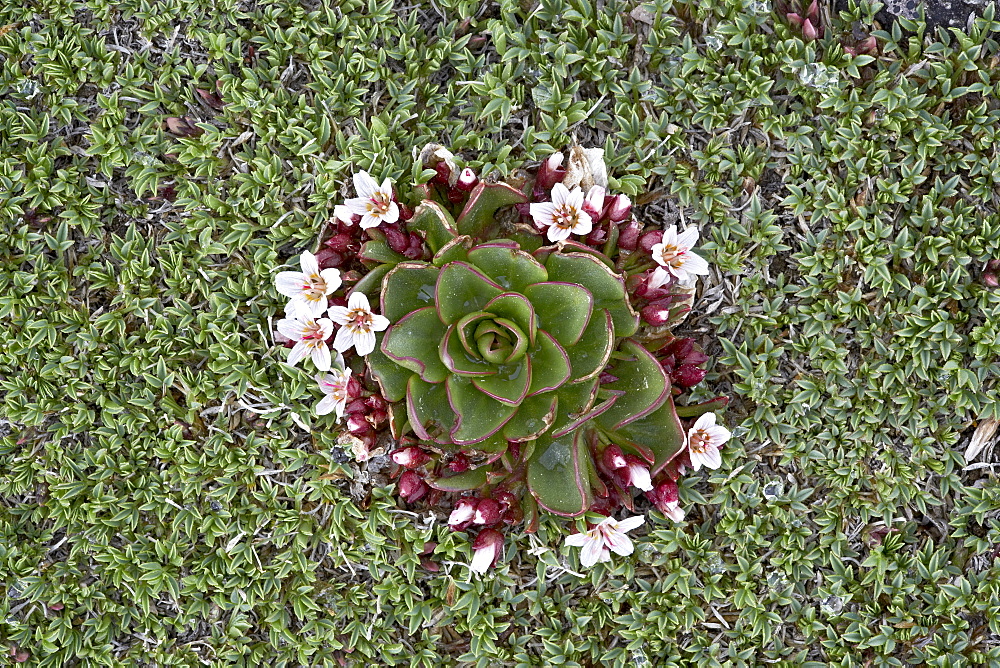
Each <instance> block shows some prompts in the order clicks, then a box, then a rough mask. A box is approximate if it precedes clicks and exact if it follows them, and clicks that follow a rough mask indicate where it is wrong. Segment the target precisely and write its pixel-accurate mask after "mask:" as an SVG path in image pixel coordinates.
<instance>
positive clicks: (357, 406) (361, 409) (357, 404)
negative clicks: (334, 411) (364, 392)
mask: <svg viewBox="0 0 1000 668" xmlns="http://www.w3.org/2000/svg"><path fill="white" fill-rule="evenodd" d="M368 408H369V406H368V404H367V403H365V400H364V399H355V400H354V401H352V402H351V403H349V404H347V406H345V407H344V412H345V413H347V414H348V415H364V414H365V413H367V412H368Z"/></svg>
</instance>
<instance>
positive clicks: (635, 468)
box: [625, 455, 653, 492]
mask: <svg viewBox="0 0 1000 668" xmlns="http://www.w3.org/2000/svg"><path fill="white" fill-rule="evenodd" d="M625 461H626V463H627V466H628V484H630V485H632V486H633V487H638V488H639V489H641V490H642V491H644V492H648V491H649V490H651V489H653V482H652V480H650V478H649V464H647V463H646V462H644V461H643V460H641V459H639V458H638V457H636V456H635V455H625Z"/></svg>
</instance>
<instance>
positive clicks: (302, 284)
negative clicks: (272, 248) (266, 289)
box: [274, 251, 341, 318]
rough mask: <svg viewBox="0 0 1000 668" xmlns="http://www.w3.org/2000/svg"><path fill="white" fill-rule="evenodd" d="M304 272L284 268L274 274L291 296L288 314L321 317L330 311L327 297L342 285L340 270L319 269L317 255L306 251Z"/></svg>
mask: <svg viewBox="0 0 1000 668" xmlns="http://www.w3.org/2000/svg"><path fill="white" fill-rule="evenodd" d="M299 266H300V267H302V271H282V272H280V273H279V274H278V275H277V276H275V277H274V285H275V287H276V288H277V289H278V292H280V293H281V294H283V295H285V296H286V297H291V298H292V299H291V301H290V302H288V306H286V307H285V313H286V314H287V315H290V316H292V317H295V316H300V317H302V318H319V317H320V316H322V315H323V312H324V311H325V310H326V296H327V295H328V294H330V293H331V292H333V291H334V290H336V289H337V288H339V287H340V283H341V280H340V271H339V270H337V269H324V270H323V271H320V270H319V262H317V261H316V256H315V255H313V254H312V253H310V252H309V251H302V255H300V256H299Z"/></svg>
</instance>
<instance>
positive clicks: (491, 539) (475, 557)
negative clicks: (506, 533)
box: [469, 529, 503, 575]
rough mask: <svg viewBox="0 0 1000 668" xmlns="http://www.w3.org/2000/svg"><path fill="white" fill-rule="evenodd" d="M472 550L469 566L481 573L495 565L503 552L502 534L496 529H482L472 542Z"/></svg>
mask: <svg viewBox="0 0 1000 668" xmlns="http://www.w3.org/2000/svg"><path fill="white" fill-rule="evenodd" d="M472 550H473V554H472V563H470V564H469V568H471V569H472V570H473V571H475V572H476V573H479V574H480V575H482V574H483V573H485V572H486V571H488V570H489V569H490V568H492V567H493V566H495V565H496V563H497V561H498V560H499V559H500V555H501V554H503V534H502V533H500V532H499V531H497V530H496V529H483V530H482V531H480V532H479V535H478V536H476V540H475V541H474V542H473V543H472Z"/></svg>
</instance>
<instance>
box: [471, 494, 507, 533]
mask: <svg viewBox="0 0 1000 668" xmlns="http://www.w3.org/2000/svg"><path fill="white" fill-rule="evenodd" d="M499 521H500V504H499V503H497V502H496V501H495V500H493V499H481V500H480V501H479V503H478V504H477V505H476V514H475V516H473V518H472V523H473V524H482V525H484V526H493V525H494V524H496V523H497V522H499Z"/></svg>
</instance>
